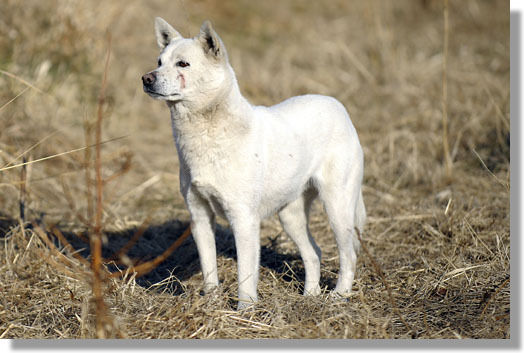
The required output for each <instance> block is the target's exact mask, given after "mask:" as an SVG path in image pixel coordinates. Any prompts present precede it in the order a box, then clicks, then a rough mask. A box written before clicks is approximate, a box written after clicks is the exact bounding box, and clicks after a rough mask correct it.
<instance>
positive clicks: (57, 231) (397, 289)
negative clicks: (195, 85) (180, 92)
mask: <svg viewBox="0 0 524 353" xmlns="http://www.w3.org/2000/svg"><path fill="white" fill-rule="evenodd" d="M444 3H445V1H444V0H442V1H440V0H395V1H386V0H373V1H356V0H355V1H342V0H329V1H328V0H323V1H301V0H289V1H277V0H268V1H250V0H233V1H219V0H199V1H189V0H176V1H175V0H173V1H160V0H153V1H147V2H146V1H138V0H131V1H120V0H119V1H104V2H102V1H94V0H92V1H70V0H47V1H38V0H24V1H23V5H22V2H20V1H17V0H3V1H1V2H0V70H2V71H1V72H0V293H1V296H0V338H91V337H124V338H510V202H509V199H510V178H509V176H510V157H509V156H510V153H509V149H510V146H509V141H510V118H509V106H510V85H509V80H510V64H509V53H510V43H509V31H510V26H509V22H510V12H509V2H508V1H502V0H497V1H495V0H493V1H490V0H467V1H459V0H450V1H449V6H448V18H449V21H448V22H447V25H445V22H446V21H445V11H444ZM158 15H160V16H162V17H164V18H165V19H166V20H168V21H169V22H170V23H172V24H173V25H174V27H175V28H177V29H178V30H179V31H180V32H181V33H182V34H183V35H185V36H190V35H191V36H193V35H195V34H196V33H198V32H197V31H198V29H199V27H200V24H201V23H202V21H203V20H205V19H210V20H211V21H212V22H213V25H214V27H215V29H216V30H217V32H218V33H219V34H220V35H221V37H222V39H223V40H224V42H225V44H226V47H227V48H228V51H229V55H230V61H231V63H232V66H233V67H234V69H235V70H236V73H237V78H238V81H239V83H240V86H241V89H242V91H243V93H244V95H245V96H246V97H247V98H248V99H249V100H250V101H251V102H252V103H254V104H263V105H271V104H275V103H278V102H280V101H282V100H284V99H285V98H288V97H291V96H294V95H298V94H303V93H319V94H326V95H331V96H334V97H336V98H337V99H339V100H340V101H342V102H343V103H344V105H345V106H346V107H347V109H348V111H349V112H350V115H351V117H352V120H353V122H354V124H355V126H356V128H357V131H358V132H359V136H360V139H361V143H362V145H363V148H364V153H365V175H364V189H363V190H364V199H365V203H366V208H367V211H368V216H369V220H368V223H367V225H366V228H365V232H364V234H362V241H363V245H364V246H363V251H361V253H360V255H359V260H358V265H357V275H356V280H355V283H354V289H353V295H352V297H351V298H350V300H349V301H347V302H342V301H333V300H330V299H329V298H328V296H327V293H328V291H329V290H330V289H332V288H333V287H334V284H335V281H336V277H337V271H338V258H337V252H336V247H335V240H334V237H333V236H332V234H331V230H330V228H329V225H328V221H327V218H326V216H325V214H324V211H323V208H322V205H321V204H316V205H315V207H314V208H313V211H312V215H311V224H310V226H311V231H312V233H313V236H314V237H315V239H316V241H317V243H318V244H319V246H320V247H321V248H322V251H323V259H322V283H321V286H322V288H323V290H324V294H323V295H322V296H320V297H316V298H306V297H303V296H302V295H301V293H302V289H303V280H304V269H303V265H302V262H301V259H300V255H299V254H298V252H297V249H296V247H295V246H294V244H293V243H292V241H291V240H290V239H289V238H288V237H287V235H285V234H284V233H283V231H282V229H281V227H280V225H279V223H278V220H277V218H276V217H275V218H270V219H268V220H265V221H264V222H263V223H262V266H261V274H260V283H259V296H260V303H259V304H258V305H257V306H256V309H255V310H253V311H248V312H237V311H235V309H234V308H235V294H236V288H237V282H236V255H235V249H234V242H233V238H232V234H231V232H230V230H229V229H228V226H227V224H226V223H224V222H222V223H220V225H219V227H218V232H217V248H218V253H219V256H218V265H219V278H220V280H221V282H222V285H221V288H220V290H219V291H218V292H217V293H214V294H212V295H203V294H201V289H202V275H201V273H200V270H199V262H198V255H197V253H196V249H195V246H194V243H193V240H192V238H191V237H189V238H188V239H187V240H185V241H184V242H182V244H181V245H180V246H179V247H178V248H177V249H176V250H175V251H174V252H173V253H171V254H170V256H169V257H167V259H165V261H163V262H162V263H160V264H159V265H158V266H156V267H154V268H153V269H152V270H151V271H150V272H148V273H145V274H144V275H142V276H140V274H141V273H133V272H132V271H127V272H126V268H127V266H129V265H131V264H135V265H139V264H140V263H144V262H146V263H147V261H150V260H152V259H155V258H157V256H159V255H161V254H162V253H163V252H164V250H166V249H167V248H168V247H169V246H170V245H171V244H172V243H173V241H174V240H175V239H177V238H178V237H179V236H180V235H181V234H182V233H183V231H184V230H185V229H186V228H187V227H188V222H189V215H188V212H187V211H186V209H185V206H184V203H183V200H182V197H181V195H180V192H179V190H178V160H177V157H176V151H175V147H174V144H173V141H172V137H171V131H170V122H169V112H168V110H167V108H166V106H165V105H164V104H162V103H161V102H158V101H154V100H152V99H151V98H150V97H148V96H147V95H146V94H144V93H143V91H142V86H141V81H140V77H141V75H142V74H144V73H145V72H147V71H149V70H151V69H153V68H154V67H155V66H156V57H157V54H158V49H157V45H156V40H155V37H154V30H153V19H154V17H155V16H158ZM108 38H110V40H109V39H108ZM446 38H447V40H446ZM108 48H110V59H109V62H108V63H109V65H108V68H107V69H105V62H106V53H107V52H108ZM104 73H105V74H106V76H107V81H106V83H105V84H104V83H103V76H104ZM97 130H98V131H99V132H101V135H99V139H100V140H99V141H104V142H105V141H107V142H105V143H103V144H102V145H99V146H100V148H95V147H93V145H94V144H96V141H97V140H96V133H97ZM85 146H90V147H89V148H87V149H86V148H83V147H85ZM73 150H76V151H73ZM70 151H73V152H71V153H67V154H61V153H64V152H70ZM96 151H100V153H101V155H100V156H98V157H97V155H96ZM57 154H61V155H58V156H55V155H57ZM47 156H55V157H53V158H49V159H45V160H41V161H38V160H39V159H41V158H44V157H47ZM23 161H27V162H28V163H29V164H26V165H25V166H24V167H22V166H16V165H19V164H21V163H23ZM15 166H16V167H15ZM9 167H11V168H9ZM99 192H101V195H102V197H101V198H100V196H99V195H98V193H99ZM97 195H98V196H97ZM99 201H101V204H100V203H99ZM131 238H135V240H136V242H135V243H128V241H129V240H130V239H131ZM97 239H101V240H102V242H103V247H102V249H101V255H102V257H103V258H101V257H100V256H99V255H97V253H96V249H97V244H96V240H97ZM126 244H127V246H126ZM124 246H126V247H125V248H124V249H122V247H124ZM119 250H121V251H119ZM115 254H116V256H114V255H115ZM96 261H103V264H102V267H97V265H93V263H96ZM115 271H116V273H117V274H121V275H120V276H114V277H110V276H109V272H115ZM97 293H98V294H97Z"/></svg>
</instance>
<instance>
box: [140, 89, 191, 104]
mask: <svg viewBox="0 0 524 353" xmlns="http://www.w3.org/2000/svg"><path fill="white" fill-rule="evenodd" d="M144 92H146V93H147V94H149V95H150V96H151V97H153V98H156V99H162V100H167V101H177V100H181V99H182V95H181V94H180V93H170V94H162V93H158V92H156V91H153V90H152V89H150V88H148V87H146V86H144Z"/></svg>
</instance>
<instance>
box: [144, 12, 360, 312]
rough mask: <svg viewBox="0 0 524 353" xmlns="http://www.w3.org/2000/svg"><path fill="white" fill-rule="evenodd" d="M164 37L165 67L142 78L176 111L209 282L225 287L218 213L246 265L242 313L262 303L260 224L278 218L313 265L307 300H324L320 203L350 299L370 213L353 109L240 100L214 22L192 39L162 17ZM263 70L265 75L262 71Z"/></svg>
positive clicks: (185, 185)
mask: <svg viewBox="0 0 524 353" xmlns="http://www.w3.org/2000/svg"><path fill="white" fill-rule="evenodd" d="M155 32H156V37H157V41H158V45H159V46H160V49H161V53H160V56H159V57H158V68H157V69H155V70H153V71H151V72H149V73H147V74H145V75H144V76H143V77H142V81H143V86H144V91H145V92H146V93H147V94H149V95H150V96H151V97H153V98H156V99H160V100H165V101H166V103H167V106H168V107H169V110H170V111H171V124H172V129H173V136H174V139H175V143H176V148H177V151H178V158H179V160H180V190H181V192H182V195H183V196H184V199H185V202H186V205H187V208H188V209H189V212H190V214H191V229H192V233H193V237H194V239H195V242H196V245H197V248H198V253H199V256H200V264H201V267H202V272H203V276H204V291H206V292H208V291H210V290H211V289H213V288H214V287H216V286H218V275H217V263H216V248H215V238H214V237H215V236H214V226H215V215H219V216H221V217H224V218H225V219H227V221H228V222H229V224H230V226H231V228H232V230H233V234H234V238H235V245H236V251H237V258H238V283H239V288H238V298H239V303H238V308H239V309H242V308H246V307H248V306H250V305H252V304H253V303H254V302H256V301H257V282H258V272H259V266H260V259H259V256H260V235H259V233H260V222H261V220H262V219H264V218H265V217H268V216H270V215H272V214H274V213H275V212H278V215H279V217H280V222H281V223H282V226H283V228H284V230H285V231H286V233H287V234H288V235H289V236H290V237H291V238H292V239H293V240H294V242H295V243H296V244H297V246H298V249H299V250H300V254H301V256H302V259H303V261H304V267H305V271H306V281H305V288H304V294H305V295H318V294H320V292H321V291H320V287H319V279H320V249H319V248H318V246H317V245H316V244H315V242H314V240H313V238H312V237H311V234H310V232H309V229H308V212H309V208H310V205H311V202H312V201H313V200H314V199H315V198H316V197H317V196H319V197H320V199H321V200H322V202H323V204H324V207H325V210H326V213H327V215H328V218H329V221H330V224H331V227H332V228H333V231H334V233H335V236H336V241H337V245H338V249H339V257H340V272H339V278H338V281H337V285H336V288H335V290H334V292H335V293H336V294H338V295H342V296H347V295H348V294H349V293H350V292H351V286H352V282H353V277H354V274H355V264H356V252H357V251H358V248H359V245H360V243H359V241H358V238H357V237H356V236H355V227H356V228H357V229H359V230H360V231H362V228H363V226H364V222H365V218H366V211H365V208H364V202H363V199H362V192H361V183H362V175H363V170H364V164H363V163H364V162H363V152H362V148H361V147H360V143H359V139H358V136H357V133H356V131H355V128H354V127H353V124H352V123H351V120H350V118H349V115H348V113H347V111H346V109H345V108H344V106H343V105H342V104H341V103H340V102H338V101H337V100H336V99H334V98H331V97H326V96H320V95H305V96H299V97H293V98H290V99H288V100H286V101H284V102H282V103H280V104H278V105H275V106H272V107H263V106H253V105H251V104H250V103H249V102H248V101H247V100H246V99H245V98H244V97H243V96H242V95H241V93H240V90H239V88H238V84H237V81H236V78H235V74H234V72H233V69H232V68H231V66H230V64H229V61H228V56H227V53H226V49H225V47H224V44H223V43H222V40H221V39H220V38H219V37H218V35H217V34H216V32H215V31H214V30H213V28H212V27H211V24H210V23H209V22H208V21H206V22H204V24H203V25H202V27H201V29H200V34H199V35H198V36H196V37H194V38H191V39H189V38H183V37H182V36H181V35H180V34H179V33H178V32H177V31H176V30H175V29H173V27H171V26H170V25H169V24H168V23H167V22H166V21H164V20H163V19H161V18H156V21H155ZM261 69H263V68H261Z"/></svg>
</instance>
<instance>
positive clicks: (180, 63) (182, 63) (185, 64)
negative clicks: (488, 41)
mask: <svg viewBox="0 0 524 353" xmlns="http://www.w3.org/2000/svg"><path fill="white" fill-rule="evenodd" d="M176 66H180V67H188V66H189V63H188V62H185V61H183V60H180V61H178V62H177V63H176Z"/></svg>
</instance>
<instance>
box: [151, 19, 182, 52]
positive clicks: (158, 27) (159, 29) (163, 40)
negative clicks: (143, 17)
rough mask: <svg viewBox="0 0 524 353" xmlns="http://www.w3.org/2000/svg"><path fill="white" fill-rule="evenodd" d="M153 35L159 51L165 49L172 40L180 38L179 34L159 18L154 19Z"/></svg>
mask: <svg viewBox="0 0 524 353" xmlns="http://www.w3.org/2000/svg"><path fill="white" fill-rule="evenodd" d="M155 34H156V41H157V43H158V46H159V47H160V49H164V48H165V47H167V46H168V45H169V43H170V42H171V40H172V39H175V38H179V37H182V36H181V35H180V33H178V32H177V31H176V30H175V29H174V28H173V27H171V25H170V24H169V23H167V22H166V21H165V20H164V19H163V18H160V17H157V18H155Z"/></svg>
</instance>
